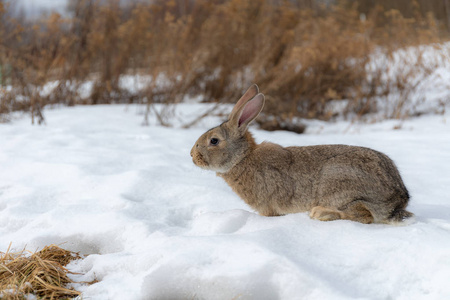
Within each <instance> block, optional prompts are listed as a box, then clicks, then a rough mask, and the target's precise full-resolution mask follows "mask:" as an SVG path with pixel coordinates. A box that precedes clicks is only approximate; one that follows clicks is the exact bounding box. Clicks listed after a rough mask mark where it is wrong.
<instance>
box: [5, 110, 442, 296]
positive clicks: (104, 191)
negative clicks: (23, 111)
mask: <svg viewBox="0 0 450 300" xmlns="http://www.w3.org/2000/svg"><path fill="white" fill-rule="evenodd" d="M200 107H201V105H200V104H183V105H181V106H180V108H181V110H182V111H183V113H184V114H185V115H186V116H189V115H192V114H194V112H196V111H198V110H199V109H200ZM140 110H142V109H141V108H138V107H136V106H127V107H126V106H122V105H118V106H95V107H92V106H91V107H82V106H79V107H75V108H60V109H55V110H47V111H46V112H45V115H46V121H47V124H46V125H45V126H31V125H30V120H29V118H23V119H16V120H14V121H13V122H11V123H8V124H1V125H0V251H3V252H4V251H6V249H7V248H8V246H9V244H10V243H12V245H13V248H14V249H16V250H21V249H23V247H26V248H27V249H29V250H37V249H38V248H39V249H40V248H42V247H44V246H45V245H49V244H52V243H53V244H59V245H62V247H64V248H66V249H69V250H73V251H79V252H81V253H82V254H84V255H86V257H85V258H84V259H82V260H79V261H76V262H73V263H72V264H70V265H69V269H70V270H71V271H73V272H80V273H83V274H84V275H79V276H74V278H76V279H77V280H79V281H91V280H93V279H97V280H98V282H97V283H95V284H93V285H90V286H88V285H81V284H80V285H78V286H77V288H78V289H79V290H81V291H83V293H84V295H83V299H95V300H101V299H263V300H264V299H450V195H449V194H450V193H449V192H450V176H449V173H450V124H449V118H450V113H448V112H447V113H446V114H444V115H428V116H422V117H420V118H417V119H413V120H409V121H404V122H402V123H399V121H386V122H382V123H377V124H373V125H367V124H366V125H355V124H353V125H351V124H349V123H345V122H339V123H335V124H333V123H330V124H326V123H317V124H315V123H313V124H311V127H310V129H309V130H308V133H307V134H304V135H297V134H294V133H289V132H270V133H269V132H263V131H259V130H255V129H252V131H253V132H254V135H255V137H256V139H257V140H258V141H263V140H270V141H273V142H277V143H280V144H282V145H312V144H324V143H326V144H330V143H344V144H353V145H361V146H367V147H372V148H375V149H377V150H380V151H383V152H385V153H386V154H388V155H389V156H390V157H391V158H393V160H394V161H395V162H396V163H397V165H398V167H399V169H400V171H401V173H402V175H403V177H404V181H405V183H406V185H407V187H408V188H409V190H410V193H411V195H412V199H411V204H410V207H409V210H410V211H412V212H414V213H415V214H416V220H415V222H414V223H412V224H410V225H407V226H388V225H373V224H372V225H364V224H360V223H355V222H351V221H333V222H319V221H316V220H311V219H310V218H309V217H308V216H307V214H306V213H300V214H293V215H287V216H282V217H272V218H268V217H262V216H259V215H257V214H256V213H255V212H253V211H252V210H251V209H250V208H249V207H248V206H247V205H246V204H245V203H244V202H243V201H242V200H240V199H239V198H238V197H237V196H236V195H235V194H234V193H233V192H232V191H231V189H230V188H229V187H228V186H227V185H226V184H225V182H223V181H222V180H221V179H220V178H218V177H216V176H215V174H214V173H213V172H208V171H203V170H201V169H199V168H197V167H195V166H194V165H193V163H192V161H191V157H190V155H189V151H190V148H191V146H192V145H193V143H194V142H195V140H196V139H197V137H198V136H199V135H200V134H202V133H203V132H204V131H205V130H206V129H208V128H209V127H212V126H213V125H215V124H214V123H216V122H218V120H214V119H210V120H209V121H208V120H206V121H205V122H203V123H200V124H199V125H198V126H197V127H196V128H193V129H180V128H164V127H159V126H149V127H145V126H141V124H142V119H143V117H142V115H140V114H138V113H137V111H140ZM399 125H401V126H399ZM398 127H400V129H394V128H398Z"/></svg>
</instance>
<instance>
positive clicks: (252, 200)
mask: <svg viewBox="0 0 450 300" xmlns="http://www.w3.org/2000/svg"><path fill="white" fill-rule="evenodd" d="M263 106H264V95H263V94H261V93H259V94H258V87H257V86H256V85H253V86H251V87H250V88H249V89H248V90H247V91H246V92H245V94H244V95H243V96H242V97H241V99H239V101H238V102H237V103H236V105H235V107H234V108H233V111H232V112H231V114H230V116H229V118H228V120H227V121H226V122H224V123H222V124H221V125H219V126H217V127H215V128H213V129H211V130H209V131H207V132H206V133H204V134H203V135H202V136H201V137H200V138H199V139H198V140H197V142H196V143H195V145H194V147H193V148H192V150H191V156H192V158H193V162H194V164H196V165H197V166H199V167H201V168H203V169H207V170H212V171H216V172H217V175H218V176H220V177H222V178H223V179H225V181H226V182H227V183H228V184H229V185H230V186H231V187H232V189H233V190H234V191H235V192H236V193H237V194H238V195H239V196H240V197H241V198H242V199H243V200H244V201H245V202H246V203H247V204H248V205H250V206H251V207H252V208H253V209H255V210H256V211H258V212H259V213H260V214H261V215H264V216H279V215H285V214H289V213H298V212H305V211H310V217H311V218H314V219H317V220H321V221H331V220H337V219H347V220H353V221H357V222H361V223H393V222H401V221H403V220H404V219H406V218H409V217H411V216H413V214H412V213H410V212H408V211H406V210H405V208H406V206H407V204H408V200H409V194H408V191H407V189H406V187H405V185H404V183H403V181H402V178H401V177H400V174H399V172H398V170H397V168H396V166H395V164H394V162H393V161H392V160H391V159H389V157H387V156H386V155H385V154H383V153H380V152H378V151H375V150H372V149H369V148H363V147H356V146H347V145H320V146H307V147H282V146H280V145H277V144H273V143H268V142H263V143H261V144H256V142H255V140H254V138H253V137H252V135H251V134H250V133H249V132H248V131H247V128H248V125H249V124H250V122H252V121H253V120H254V119H255V118H256V117H257V116H258V115H259V113H260V112H261V110H262V108H263Z"/></svg>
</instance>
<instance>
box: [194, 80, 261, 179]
mask: <svg viewBox="0 0 450 300" xmlns="http://www.w3.org/2000/svg"><path fill="white" fill-rule="evenodd" d="M258 91H259V90H258V86H257V85H256V84H254V85H252V86H251V87H250V88H249V89H248V90H247V91H246V92H245V94H244V95H243V96H242V97H241V99H239V101H238V102H237V103H236V105H235V106H234V108H233V110H232V112H231V114H230V116H229V117H228V120H227V121H225V122H224V123H222V124H221V125H219V126H217V127H214V128H212V129H210V130H208V131H207V132H205V133H204V134H203V135H202V136H200V138H199V139H198V140H197V142H195V144H194V147H192V150H191V156H192V160H193V162H194V164H195V165H197V166H199V167H201V168H203V169H206V170H212V171H215V172H218V173H226V172H228V171H229V170H230V169H231V168H232V167H233V166H234V165H236V164H237V163H238V162H240V161H241V160H242V159H243V158H244V157H245V156H246V155H248V154H249V153H250V152H251V151H252V149H253V148H254V147H255V145H256V144H255V141H254V139H253V137H252V136H251V134H250V133H249V132H248V131H247V128H248V125H249V124H250V123H251V122H252V121H253V120H254V119H255V118H256V117H257V116H258V115H259V113H260V112H261V110H262V108H263V106H264V95H263V94H261V93H259V94H258Z"/></svg>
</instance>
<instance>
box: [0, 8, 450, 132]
mask: <svg viewBox="0 0 450 300" xmlns="http://www.w3.org/2000/svg"><path fill="white" fill-rule="evenodd" d="M361 1H362V0H361ZM402 1H403V0H402ZM405 1H406V0H405ZM366 2H367V1H366ZM0 3H3V2H0ZM361 3H362V4H365V5H364V6H363V7H362V8H359V7H358V1H351V2H350V1H349V2H342V3H340V4H338V5H334V6H331V5H329V6H324V5H319V4H318V3H316V2H315V1H285V2H280V1H267V0H214V1H206V0H197V1H181V0H177V1H176V0H169V1H154V2H152V3H147V2H139V3H134V4H129V5H127V6H124V5H122V4H121V3H120V1H118V0H108V1H97V0H72V1H70V5H69V10H70V12H71V14H70V15H68V16H67V17H62V16H59V15H57V14H53V15H51V16H50V17H48V18H43V19H40V20H38V21H35V22H32V23H30V22H27V21H25V20H20V19H19V20H18V19H15V18H12V17H11V16H10V14H8V9H7V8H5V7H6V6H5V5H4V4H2V6H1V8H2V9H0V21H1V22H0V65H1V66H2V68H3V69H5V67H6V68H7V69H8V72H7V77H8V78H7V80H3V89H2V92H1V96H0V115H1V114H3V115H5V114H7V113H9V112H11V111H14V110H25V111H29V112H30V113H31V115H32V121H33V122H34V118H36V117H37V121H38V122H42V121H43V120H44V118H43V115H42V108H44V107H45V106H46V105H52V104H65V105H76V104H105V103H108V104H109V103H142V104H147V114H146V118H148V117H149V116H150V112H152V116H153V115H154V116H156V118H157V120H158V122H159V123H160V124H163V125H170V119H171V117H170V115H171V113H172V106H170V105H169V104H171V103H179V102H181V101H183V100H184V99H186V97H198V96H200V97H202V98H203V99H204V101H205V102H219V103H220V102H234V101H235V99H237V98H238V97H239V95H240V94H241V93H242V91H243V90H245V88H246V87H248V86H249V85H250V84H251V83H254V82H256V83H258V84H259V85H260V86H261V89H262V90H263V91H264V93H265V94H267V95H268V96H269V97H268V103H267V106H266V108H265V110H264V112H265V115H264V116H263V117H262V118H260V119H259V121H260V122H261V123H262V124H263V123H268V125H266V127H271V128H284V127H285V128H289V127H292V125H293V124H294V123H295V120H297V119H298V118H318V119H323V120H329V119H331V118H333V117H335V116H336V115H337V114H339V115H342V116H344V117H351V118H354V117H357V118H361V117H362V116H365V115H367V114H370V113H374V112H380V111H382V110H385V112H384V117H386V118H402V117H405V116H408V115H413V114H414V113H415V112H414V110H413V109H410V107H411V105H410V101H411V100H410V97H411V95H413V94H414V93H417V91H418V89H419V88H420V85H419V84H418V83H419V82H420V81H421V79H423V78H426V77H427V76H429V75H430V74H431V73H432V72H433V70H434V69H435V68H436V67H437V66H440V65H442V63H443V62H444V64H448V62H446V61H445V60H444V59H442V57H444V56H445V54H443V55H442V57H439V58H437V59H436V60H430V59H429V58H426V57H423V56H424V53H421V48H420V47H417V46H418V45H421V44H432V43H438V42H440V41H442V39H441V37H442V36H443V32H445V31H444V30H443V28H444V26H445V24H444V23H443V22H441V21H437V20H436V19H435V18H434V17H433V16H432V15H431V13H427V11H428V10H423V9H421V6H420V5H419V4H418V2H416V1H410V2H408V3H409V4H410V5H411V7H412V8H411V9H409V10H406V12H407V14H408V17H405V16H404V15H403V14H402V13H401V12H400V11H399V10H395V9H388V10H386V9H384V8H382V7H381V6H373V5H372V6H371V5H367V3H365V2H363V1H362V2H361ZM405 5H406V4H405ZM409 46H415V47H416V48H415V49H416V53H413V54H412V53H411V51H409V52H408V51H404V49H407V47H409ZM402 49H403V50H402ZM399 50H400V52H399ZM402 51H403V52H402ZM401 53H408V55H405V56H404V57H403V58H402V57H401V56H402V55H401ZM411 55H413V57H414V58H413V59H412V58H411ZM401 60H403V63H402V62H401ZM411 60H413V61H414V63H412V64H411V63H410V62H411ZM5 74H6V73H5ZM125 75H130V76H132V77H133V76H134V78H139V77H146V78H149V80H148V81H147V83H146V84H145V85H144V86H142V85H141V86H140V87H139V88H130V87H129V86H128V87H127V86H124V85H123V84H121V80H122V79H123V78H124V76H125ZM49 82H55V84H54V86H56V87H53V88H49ZM86 82H90V83H91V85H92V89H91V90H89V91H88V92H86V91H83V88H82V86H83V84H85V83H86ZM337 102H341V103H343V105H339V106H340V107H343V109H340V110H339V111H336V110H334V109H333V106H334V107H335V106H336V103H337ZM393 102H395V103H393ZM156 103H163V104H166V106H163V109H162V110H156V109H155V107H154V104H156ZM386 107H390V108H389V109H386ZM294 127H295V126H294Z"/></svg>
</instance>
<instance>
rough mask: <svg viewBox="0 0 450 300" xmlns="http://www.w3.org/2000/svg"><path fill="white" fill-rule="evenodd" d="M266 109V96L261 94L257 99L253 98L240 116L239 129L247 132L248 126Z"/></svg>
mask: <svg viewBox="0 0 450 300" xmlns="http://www.w3.org/2000/svg"><path fill="white" fill-rule="evenodd" d="M263 107H264V95H263V94H261V93H259V94H258V95H256V96H255V97H253V98H252V99H251V100H250V101H248V102H247V103H245V104H244V107H243V109H242V110H241V113H240V115H239V119H238V121H237V127H238V128H239V129H243V130H246V129H247V126H248V124H250V123H251V122H252V121H253V120H254V119H256V117H257V116H258V115H259V113H260V112H261V111H262V109H263Z"/></svg>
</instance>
